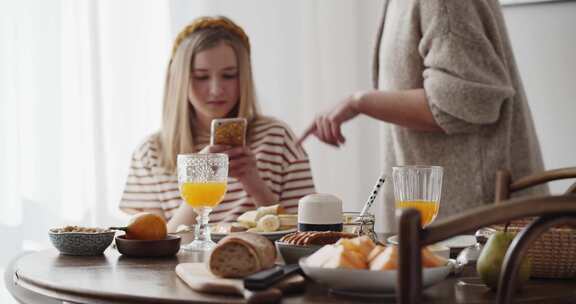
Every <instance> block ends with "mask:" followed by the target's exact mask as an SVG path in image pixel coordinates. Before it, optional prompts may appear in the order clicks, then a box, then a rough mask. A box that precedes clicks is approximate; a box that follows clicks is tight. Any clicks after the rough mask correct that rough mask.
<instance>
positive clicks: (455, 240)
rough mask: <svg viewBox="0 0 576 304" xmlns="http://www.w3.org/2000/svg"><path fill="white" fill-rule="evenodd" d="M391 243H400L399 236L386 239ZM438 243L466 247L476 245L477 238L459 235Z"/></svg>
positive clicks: (460, 247) (446, 245) (459, 247)
mask: <svg viewBox="0 0 576 304" xmlns="http://www.w3.org/2000/svg"><path fill="white" fill-rule="evenodd" d="M386 241H387V242H388V243H390V244H395V245H398V236H397V235H393V236H391V237H389V238H387V239H386ZM436 245H441V246H445V247H448V248H456V249H464V248H467V247H471V246H474V245H476V238H475V237H474V236H473V235H465V234H463V235H457V236H455V237H452V238H449V239H447V240H444V241H440V242H438V243H436Z"/></svg>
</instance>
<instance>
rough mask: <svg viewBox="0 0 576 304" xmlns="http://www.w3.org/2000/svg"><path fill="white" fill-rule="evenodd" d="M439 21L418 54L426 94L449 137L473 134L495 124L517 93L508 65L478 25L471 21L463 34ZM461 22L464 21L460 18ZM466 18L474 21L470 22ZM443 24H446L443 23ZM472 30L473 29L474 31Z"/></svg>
mask: <svg viewBox="0 0 576 304" xmlns="http://www.w3.org/2000/svg"><path fill="white" fill-rule="evenodd" d="M450 18H452V17H451V16H438V19H436V20H443V21H442V22H441V23H440V24H439V25H437V26H438V27H441V28H440V29H439V28H435V25H434V24H429V28H427V29H424V30H423V34H422V39H421V41H420V44H419V53H420V56H421V57H422V62H423V65H424V71H423V79H424V90H425V91H426V96H427V98H428V103H429V105H430V109H431V111H432V113H433V115H434V118H435V120H436V122H437V123H438V124H439V125H440V127H441V128H442V129H444V131H445V132H446V133H448V134H454V133H469V132H474V131H477V130H478V129H479V128H480V127H482V125H487V124H493V123H496V122H497V121H498V119H499V117H500V110H501V108H502V104H503V103H504V102H511V100H512V97H513V96H514V95H515V90H514V88H513V86H512V84H511V81H510V75H509V74H510V72H509V70H508V67H507V66H508V65H507V63H506V62H504V60H503V59H502V58H503V57H504V56H503V55H502V54H501V52H500V51H499V50H497V47H496V45H495V44H494V43H492V39H497V37H496V38H494V37H490V35H489V33H486V32H485V31H486V29H485V27H484V26H481V24H482V23H481V22H479V21H478V22H474V20H472V21H471V22H469V23H468V25H467V26H466V28H465V30H466V33H465V34H464V33H463V32H462V31H461V28H462V27H460V26H459V27H458V28H459V29H456V26H455V25H458V23H456V22H454V24H453V25H452V26H450V25H449V24H448V23H447V20H448V19H450ZM459 18H462V16H459ZM470 18H474V17H473V16H471V17H470ZM444 21H446V22H444ZM475 25H476V26H475Z"/></svg>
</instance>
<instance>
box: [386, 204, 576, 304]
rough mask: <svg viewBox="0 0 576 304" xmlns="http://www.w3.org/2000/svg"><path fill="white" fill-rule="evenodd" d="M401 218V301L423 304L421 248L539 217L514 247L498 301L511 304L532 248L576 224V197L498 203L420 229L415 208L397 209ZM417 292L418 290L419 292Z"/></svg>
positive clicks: (418, 216)
mask: <svg viewBox="0 0 576 304" xmlns="http://www.w3.org/2000/svg"><path fill="white" fill-rule="evenodd" d="M396 217H397V219H398V225H399V227H398V232H399V235H398V238H399V245H398V246H399V248H398V249H399V256H400V257H399V259H400V261H399V262H400V267H399V273H398V281H397V287H398V292H397V300H398V302H399V303H420V302H421V296H422V276H421V275H422V261H421V251H420V249H421V248H422V247H424V246H427V245H430V244H434V243H436V242H439V241H442V240H445V239H448V238H450V237H453V236H456V235H459V234H463V233H469V232H473V231H476V230H477V229H479V228H481V227H486V226H490V225H494V224H499V223H505V222H507V221H511V220H516V219H521V218H525V217H538V218H536V220H535V221H534V222H532V223H531V224H530V225H528V226H526V227H525V228H524V229H523V230H522V231H521V232H520V233H518V235H516V238H515V239H514V240H513V242H512V243H511V245H510V247H509V249H508V251H507V253H506V256H505V258H504V264H503V268H502V270H503V271H502V272H501V274H500V282H499V286H498V294H497V303H511V300H512V297H513V295H514V291H515V286H514V282H515V281H516V276H517V271H518V269H519V267H520V261H521V259H522V258H523V256H524V255H525V254H526V251H527V248H528V246H529V245H530V243H532V242H533V241H534V240H536V239H537V238H538V236H540V235H541V234H542V233H544V232H545V231H547V230H548V229H550V228H552V227H554V226H557V225H562V224H576V196H572V195H568V196H566V195H562V196H546V197H540V198H519V199H514V200H510V201H507V202H506V203H503V204H492V205H487V206H482V207H479V208H476V209H473V210H469V211H467V212H464V213H462V214H459V215H456V216H452V217H448V218H445V219H443V220H438V221H435V222H433V223H432V224H431V225H429V226H426V227H425V228H421V227H420V213H419V212H418V211H417V210H415V209H400V210H397V211H396ZM415 291H416V292H415Z"/></svg>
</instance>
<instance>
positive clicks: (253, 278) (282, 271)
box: [244, 264, 301, 290]
mask: <svg viewBox="0 0 576 304" xmlns="http://www.w3.org/2000/svg"><path fill="white" fill-rule="evenodd" d="M300 271H301V269H300V265H298V264H288V265H284V266H278V265H276V266H274V267H272V268H270V269H266V270H263V271H260V272H257V273H255V274H252V275H250V276H247V277H246V278H244V288H246V289H248V290H263V289H266V288H268V287H270V286H272V285H274V284H276V283H277V282H279V281H280V280H282V279H283V278H285V277H287V276H289V275H291V274H294V273H299V272H300Z"/></svg>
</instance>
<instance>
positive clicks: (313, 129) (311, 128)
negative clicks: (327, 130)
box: [296, 123, 316, 146]
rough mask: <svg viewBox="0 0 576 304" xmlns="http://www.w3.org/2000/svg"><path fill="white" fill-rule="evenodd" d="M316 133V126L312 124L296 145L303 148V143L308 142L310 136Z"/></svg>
mask: <svg viewBox="0 0 576 304" xmlns="http://www.w3.org/2000/svg"><path fill="white" fill-rule="evenodd" d="M314 131H316V124H315V123H312V124H311V125H310V126H309V127H308V128H306V131H304V133H302V135H301V136H300V138H299V139H298V140H297V141H296V144H297V145H299V146H301V145H302V143H303V142H304V141H305V140H306V138H308V136H310V134H312V133H314Z"/></svg>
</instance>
